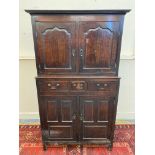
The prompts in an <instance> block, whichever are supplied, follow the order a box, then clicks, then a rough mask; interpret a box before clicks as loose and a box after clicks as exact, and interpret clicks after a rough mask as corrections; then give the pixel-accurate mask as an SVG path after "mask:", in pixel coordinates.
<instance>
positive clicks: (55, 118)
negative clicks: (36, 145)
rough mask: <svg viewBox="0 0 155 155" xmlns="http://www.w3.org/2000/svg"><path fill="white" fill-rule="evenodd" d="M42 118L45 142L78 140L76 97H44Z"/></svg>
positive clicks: (41, 111)
mask: <svg viewBox="0 0 155 155" xmlns="http://www.w3.org/2000/svg"><path fill="white" fill-rule="evenodd" d="M41 100H42V101H41V102H40V116H41V124H42V132H43V138H44V140H50V141H52V140H53V141H55V140H56V141H59V140H61V141H66V140H67V141H74V140H76V128H75V122H76V116H77V113H76V97H70V96H68V97H66V96H58V97H43V98H42V99H41Z"/></svg>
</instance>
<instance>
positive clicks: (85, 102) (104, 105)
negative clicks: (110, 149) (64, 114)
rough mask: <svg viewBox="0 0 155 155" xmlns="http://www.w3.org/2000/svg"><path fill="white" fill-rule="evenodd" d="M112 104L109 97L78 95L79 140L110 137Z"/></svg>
mask: <svg viewBox="0 0 155 155" xmlns="http://www.w3.org/2000/svg"><path fill="white" fill-rule="evenodd" d="M113 106H114V105H113V102H111V99H110V98H102V97H99V96H96V97H80V121H81V135H80V137H81V140H91V139H92V140H94V139H95V140H102V139H109V138H110V130H111V129H110V128H109V126H110V124H111V123H112V109H113Z"/></svg>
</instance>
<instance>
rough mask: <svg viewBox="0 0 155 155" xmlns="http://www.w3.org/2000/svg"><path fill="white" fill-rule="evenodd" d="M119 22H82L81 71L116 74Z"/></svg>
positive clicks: (80, 39) (80, 44)
mask: <svg viewBox="0 0 155 155" xmlns="http://www.w3.org/2000/svg"><path fill="white" fill-rule="evenodd" d="M118 28H119V22H106V21H105V22H95V21H94V22H80V30H79V31H80V35H79V50H80V51H79V52H80V72H86V73H98V74H100V73H102V74H104V73H105V74H106V73H107V74H108V73H109V74H110V73H111V74H115V70H116V67H117V63H116V55H117V37H118V33H117V32H118Z"/></svg>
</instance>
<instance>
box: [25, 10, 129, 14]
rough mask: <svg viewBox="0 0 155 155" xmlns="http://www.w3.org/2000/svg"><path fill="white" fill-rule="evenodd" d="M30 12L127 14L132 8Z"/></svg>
mask: <svg viewBox="0 0 155 155" xmlns="http://www.w3.org/2000/svg"><path fill="white" fill-rule="evenodd" d="M25 11H26V12H27V13H30V14H32V15H33V14H126V13H127V12H130V11H131V10H130V9H126V10H125V9H123V10H25Z"/></svg>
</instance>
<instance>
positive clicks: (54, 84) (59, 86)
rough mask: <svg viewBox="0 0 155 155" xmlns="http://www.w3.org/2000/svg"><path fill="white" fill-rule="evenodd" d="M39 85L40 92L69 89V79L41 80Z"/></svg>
mask: <svg viewBox="0 0 155 155" xmlns="http://www.w3.org/2000/svg"><path fill="white" fill-rule="evenodd" d="M38 85H39V91H40V92H51V91H67V90H68V89H69V87H68V81H54V80H40V81H39V83H38Z"/></svg>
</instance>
